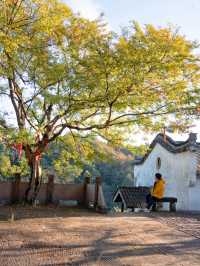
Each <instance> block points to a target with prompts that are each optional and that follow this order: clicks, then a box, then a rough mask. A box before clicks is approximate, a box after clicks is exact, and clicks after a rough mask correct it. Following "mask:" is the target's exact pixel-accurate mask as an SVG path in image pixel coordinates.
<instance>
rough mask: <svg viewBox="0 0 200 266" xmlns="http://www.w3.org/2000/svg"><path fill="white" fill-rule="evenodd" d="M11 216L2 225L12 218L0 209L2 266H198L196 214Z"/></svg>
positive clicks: (199, 223) (199, 222) (199, 221)
mask: <svg viewBox="0 0 200 266" xmlns="http://www.w3.org/2000/svg"><path fill="white" fill-rule="evenodd" d="M14 212H15V219H17V220H16V221H14V222H10V221H6V220H7V219H8V218H9V217H10V212H9V210H8V209H5V208H4V209H2V208H0V265H1V266H5V265H9V266H10V265H20V266H23V265H27V266H28V265H31V266H32V265H43V266H47V265H54V266H61V265H102V266H103V265H113V266H117V265H124V266H125V265H127V266H128V265H131V266H140V265H142V266H143V265H144V266H147V265H159V266H167V265H168V266H172V265H173V266H176V265H178V266H186V265H190V266H197V265H198V266H199V265H200V235H199V231H200V230H199V229H200V215H199V214H193V215H191V214H176V215H175V216H174V215H170V214H164V213H163V214H162V213H161V214H156V215H153V216H152V215H151V214H126V213H125V214H123V215H121V214H119V215H116V214H115V215H114V214H113V215H106V216H105V215H97V214H93V213H88V212H86V211H69V210H68V211H64V210H62V209H57V210H55V209H49V210H44V209H34V210H30V209H21V208H20V209H18V210H17V211H16V210H15V211H14ZM31 216H33V217H34V218H33V217H32V218H31ZM19 218H20V219H19ZM188 226H189V227H190V230H188Z"/></svg>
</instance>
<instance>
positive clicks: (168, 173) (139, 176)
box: [134, 143, 196, 210]
mask: <svg viewBox="0 0 200 266" xmlns="http://www.w3.org/2000/svg"><path fill="white" fill-rule="evenodd" d="M158 157H159V158H160V159H161V167H160V169H159V170H158V169H157V168H156V162H157V158H158ZM195 161H196V155H195V153H192V152H190V151H187V152H182V153H177V154H173V153H171V152H168V151H167V150H166V149H165V148H163V147H162V146H161V145H160V144H158V143H157V144H156V145H155V147H154V148H153V150H152V152H151V153H150V154H149V156H148V157H147V159H146V160H145V161H144V163H143V164H141V165H136V166H135V167H134V177H135V178H136V185H137V186H152V185H153V183H154V176H155V173H157V172H159V173H161V174H162V175H163V177H164V179H165V181H166V191H165V196H171V197H177V198H178V204H177V209H179V210H189V209H191V204H190V203H189V196H190V197H191V195H189V194H191V193H189V183H190V182H191V180H195V179H196V166H195V165H194V162H195ZM191 162H192V163H191Z"/></svg>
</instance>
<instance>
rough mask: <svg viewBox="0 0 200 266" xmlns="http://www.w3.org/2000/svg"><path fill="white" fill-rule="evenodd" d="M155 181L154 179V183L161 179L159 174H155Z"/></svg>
mask: <svg viewBox="0 0 200 266" xmlns="http://www.w3.org/2000/svg"><path fill="white" fill-rule="evenodd" d="M155 179H156V181H159V180H161V179H162V175H161V174H159V173H156V174H155Z"/></svg>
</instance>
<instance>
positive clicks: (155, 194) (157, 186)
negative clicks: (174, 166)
mask: <svg viewBox="0 0 200 266" xmlns="http://www.w3.org/2000/svg"><path fill="white" fill-rule="evenodd" d="M164 192H165V181H164V179H163V178H162V175H161V174H159V173H156V174H155V182H154V186H153V189H152V191H151V194H148V195H147V197H146V202H147V209H149V210H150V209H151V207H152V206H153V204H154V203H155V201H156V200H157V199H162V198H163V195H164Z"/></svg>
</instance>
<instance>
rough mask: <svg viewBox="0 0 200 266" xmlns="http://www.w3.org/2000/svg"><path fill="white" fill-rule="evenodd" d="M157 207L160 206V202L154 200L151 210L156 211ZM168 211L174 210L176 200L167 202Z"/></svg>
mask: <svg viewBox="0 0 200 266" xmlns="http://www.w3.org/2000/svg"><path fill="white" fill-rule="evenodd" d="M159 208H162V202H154V204H153V206H152V211H154V212H155V211H157V210H158V209H159ZM169 211H170V212H176V202H169Z"/></svg>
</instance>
